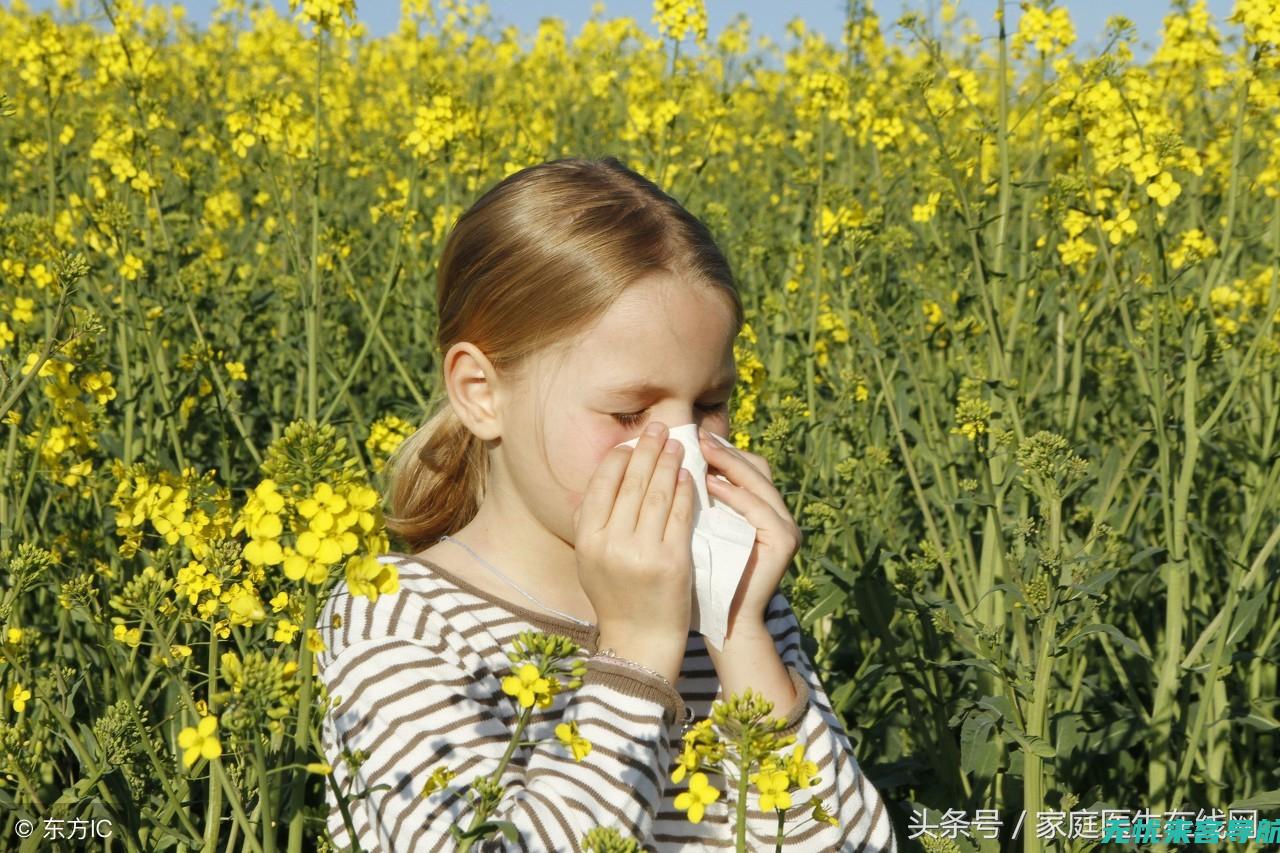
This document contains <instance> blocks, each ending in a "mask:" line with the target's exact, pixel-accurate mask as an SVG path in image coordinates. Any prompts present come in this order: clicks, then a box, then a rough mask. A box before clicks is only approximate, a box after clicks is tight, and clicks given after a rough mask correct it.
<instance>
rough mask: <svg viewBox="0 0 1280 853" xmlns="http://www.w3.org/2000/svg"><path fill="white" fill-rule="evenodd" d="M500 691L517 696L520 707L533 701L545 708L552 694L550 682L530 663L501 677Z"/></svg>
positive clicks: (524, 706)
mask: <svg viewBox="0 0 1280 853" xmlns="http://www.w3.org/2000/svg"><path fill="white" fill-rule="evenodd" d="M502 692H503V693H506V694H507V695H508V696H515V697H517V698H518V699H519V700H520V707H522V708H528V707H529V706H530V705H532V704H533V703H534V702H537V703H538V707H539V708H545V707H547V706H548V705H550V704H551V697H552V695H553V693H552V690H551V682H550V681H548V680H547V679H546V678H543V677H542V674H541V673H540V672H539V671H538V668H537V667H536V666H534V665H533V664H531V663H526V664H525V665H524V666H522V667H520V669H518V670H517V671H516V674H515V675H508V676H507V677H506V678H504V679H502Z"/></svg>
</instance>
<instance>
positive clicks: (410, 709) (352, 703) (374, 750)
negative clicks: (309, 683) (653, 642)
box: [321, 636, 684, 851]
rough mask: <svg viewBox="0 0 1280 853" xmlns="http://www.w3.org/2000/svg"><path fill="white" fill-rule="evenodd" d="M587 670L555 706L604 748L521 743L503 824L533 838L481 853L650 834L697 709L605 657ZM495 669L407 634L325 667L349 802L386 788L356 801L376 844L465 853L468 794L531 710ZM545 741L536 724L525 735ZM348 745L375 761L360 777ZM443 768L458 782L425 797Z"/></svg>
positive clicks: (331, 746) (334, 751)
mask: <svg viewBox="0 0 1280 853" xmlns="http://www.w3.org/2000/svg"><path fill="white" fill-rule="evenodd" d="M586 667H587V672H586V674H585V675H584V676H583V679H582V686H581V687H580V688H578V689H577V690H572V691H570V690H568V689H567V688H566V689H565V690H564V691H563V692H562V693H561V694H560V695H559V696H558V697H557V699H556V700H555V701H556V704H557V706H559V705H560V704H561V703H563V710H562V712H561V714H560V719H559V721H560V722H565V723H567V722H569V721H575V722H576V723H577V727H578V734H579V736H581V737H583V738H585V739H586V740H587V741H589V742H590V743H591V749H590V751H589V752H588V753H587V754H586V755H585V756H584V757H583V758H582V760H581V761H575V760H574V758H573V755H572V754H571V753H570V751H569V749H568V747H566V746H565V745H564V744H563V743H562V742H560V741H559V740H558V739H557V738H556V737H555V736H554V735H550V736H549V737H541V736H540V737H539V738H537V741H538V742H537V744H536V745H534V746H529V747H520V748H517V750H516V751H515V753H514V754H513V755H512V757H511V759H510V761H509V762H508V764H507V766H506V768H505V769H504V772H503V775H502V778H501V779H500V780H499V781H500V782H501V784H502V786H503V787H504V789H505V791H506V793H505V794H504V796H503V798H502V799H501V801H500V802H499V804H498V807H497V809H496V810H495V811H494V813H493V814H491V815H490V816H489V817H490V819H495V820H508V821H511V822H512V823H513V824H514V825H515V826H516V828H517V830H518V832H519V835H520V839H519V841H517V842H510V841H507V840H505V839H504V838H503V837H502V836H501V835H500V834H497V835H495V836H492V837H491V839H490V840H487V841H485V842H481V843H477V844H476V845H475V847H474V849H476V850H486V851H489V850H501V851H505V850H574V851H578V850H581V840H582V836H583V835H585V834H586V833H587V831H589V830H590V829H592V828H594V827H596V826H599V825H604V826H613V827H616V828H617V829H619V830H620V831H623V832H625V833H628V834H630V835H631V836H633V837H635V838H645V837H647V836H648V835H649V832H650V828H651V826H652V823H653V821H654V818H655V815H656V813H657V811H658V808H659V806H660V804H661V802H662V792H663V782H664V776H665V773H666V770H667V768H668V767H670V765H671V763H672V756H673V753H672V744H671V735H670V726H671V725H672V723H674V721H676V720H678V719H680V718H681V717H682V716H683V710H684V709H683V705H684V703H683V701H682V700H681V698H680V695H679V693H677V692H676V691H675V690H674V689H673V688H671V687H669V686H668V685H666V684H664V683H663V682H662V681H661V679H658V678H654V677H651V676H649V675H648V674H647V673H644V672H639V671H636V670H633V669H632V668H630V667H627V666H625V665H620V664H616V663H613V662H610V661H608V660H603V659H600V658H594V657H593V658H588V659H587V663H586ZM482 669H483V672H479V673H476V672H472V671H471V670H470V668H468V667H466V666H464V665H462V663H461V659H460V657H459V655H458V654H457V653H456V652H454V651H453V650H452V649H451V648H450V647H449V646H448V644H446V643H444V642H443V641H441V642H440V643H439V645H433V644H432V643H431V642H430V641H429V640H426V641H424V640H420V639H410V638H406V637H396V636H388V637H379V638H375V639H369V640H364V641H361V642H357V643H355V644H353V645H351V646H348V647H347V648H345V649H343V650H342V652H341V653H339V654H338V656H337V657H336V658H334V659H333V660H332V661H330V662H329V663H328V665H327V666H325V667H324V668H323V670H322V672H321V677H322V679H323V681H324V682H325V685H326V688H327V690H328V695H329V696H331V697H335V698H334V700H333V701H334V704H333V707H332V708H331V710H330V711H329V712H328V714H327V715H326V720H325V726H324V730H325V732H327V734H326V738H325V739H326V743H325V744H324V746H325V749H326V750H327V751H330V752H331V756H330V764H331V765H332V766H333V767H334V774H335V780H336V781H338V782H340V787H345V788H346V789H347V790H348V791H349V793H348V794H347V796H348V797H352V796H355V797H358V795H359V794H360V793H361V792H363V791H366V790H370V791H372V793H370V794H369V796H367V797H365V798H360V799H355V800H354V802H352V804H351V806H350V809H351V817H352V823H353V825H354V829H355V831H356V834H357V836H358V837H359V838H360V840H361V844H362V846H364V847H365V848H366V849H375V850H382V851H408V850H415V851H416V850H453V849H455V848H456V846H457V845H456V843H455V842H454V840H453V838H452V836H451V835H450V834H449V827H450V826H454V825H457V826H458V827H459V828H461V829H465V828H467V827H468V826H470V825H471V821H472V817H473V815H474V806H473V804H472V802H471V798H470V797H469V796H468V794H467V793H466V792H465V791H464V788H465V787H466V786H468V785H469V784H470V783H472V782H474V781H476V780H477V779H480V778H482V777H487V776H490V775H491V774H492V773H493V772H494V771H495V770H496V769H497V767H498V764H499V763H500V761H501V758H502V756H503V755H504V754H505V753H506V750H507V747H508V746H509V744H510V743H511V739H512V734H513V732H514V726H515V718H516V716H517V715H518V712H519V704H518V702H517V701H516V699H515V698H514V697H512V696H509V695H507V694H505V693H503V692H502V690H501V679H502V678H503V677H504V676H506V675H508V674H510V673H508V672H491V671H489V670H488V668H487V667H482ZM566 700H567V701H566ZM540 711H541V713H539V712H540ZM552 711H553V709H552V708H548V709H539V708H538V707H537V705H535V706H534V712H535V713H534V719H535V720H537V719H538V718H539V717H540V716H545V717H549V718H554V717H555V715H554V714H553V713H552ZM550 731H551V729H550V727H547V728H546V733H547V734H550ZM534 739H535V738H532V737H531V732H530V728H526V729H525V731H524V733H523V735H522V736H521V740H522V741H528V740H534ZM343 750H350V751H352V752H354V751H356V750H364V751H365V753H366V754H367V757H366V759H365V760H364V762H363V763H362V764H361V765H360V766H359V768H358V769H357V770H356V771H355V773H354V775H353V776H350V777H348V774H347V773H346V772H345V769H344V772H343V773H342V775H341V777H340V778H339V775H338V771H339V764H340V753H341V752H342V751H343ZM343 767H344V768H345V765H343ZM443 767H447V768H448V769H449V770H452V771H453V772H454V773H455V774H456V775H455V776H454V778H452V779H450V780H449V781H448V782H447V783H446V785H445V787H444V788H443V789H442V790H438V791H436V792H434V793H432V794H431V795H430V796H427V797H423V796H421V793H422V790H423V787H424V785H425V784H426V783H427V780H428V778H429V777H430V776H431V773H432V771H433V770H435V769H437V768H443Z"/></svg>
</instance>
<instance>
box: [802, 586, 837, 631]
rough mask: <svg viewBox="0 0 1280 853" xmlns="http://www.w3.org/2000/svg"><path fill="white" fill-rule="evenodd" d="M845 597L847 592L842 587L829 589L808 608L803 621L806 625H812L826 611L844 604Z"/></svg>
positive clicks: (830, 611) (825, 613)
mask: <svg viewBox="0 0 1280 853" xmlns="http://www.w3.org/2000/svg"><path fill="white" fill-rule="evenodd" d="M846 597H847V593H846V592H845V591H844V590H842V589H833V590H831V591H830V592H828V593H827V594H826V595H824V596H823V597H822V598H821V599H820V600H819V601H818V603H817V604H815V605H813V607H812V608H810V610H809V612H808V613H807V614H806V615H805V617H804V623H805V624H806V625H812V624H813V623H814V622H817V621H818V620H819V619H821V618H822V617H823V616H826V615H827V614H828V613H832V612H834V611H835V609H836V608H837V607H839V606H840V605H841V604H844V601H845V598H846Z"/></svg>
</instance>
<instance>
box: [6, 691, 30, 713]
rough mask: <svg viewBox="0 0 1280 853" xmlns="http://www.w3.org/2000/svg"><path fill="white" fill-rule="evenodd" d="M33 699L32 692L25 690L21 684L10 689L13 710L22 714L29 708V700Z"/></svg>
mask: <svg viewBox="0 0 1280 853" xmlns="http://www.w3.org/2000/svg"><path fill="white" fill-rule="evenodd" d="M30 698H31V691H30V690H27V689H26V688H24V687H23V686H22V685H21V684H14V685H13V686H12V687H10V688H9V701H10V702H12V703H13V710H15V711H17V712H18V713H22V712H23V710H25V709H26V707H27V700H28V699H30Z"/></svg>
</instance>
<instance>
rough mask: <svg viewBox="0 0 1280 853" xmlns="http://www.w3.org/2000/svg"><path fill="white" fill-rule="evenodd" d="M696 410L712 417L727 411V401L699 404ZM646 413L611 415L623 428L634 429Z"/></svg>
mask: <svg viewBox="0 0 1280 853" xmlns="http://www.w3.org/2000/svg"><path fill="white" fill-rule="evenodd" d="M696 408H698V409H699V410H701V411H703V412H706V413H707V414H708V415H714V414H717V413H719V412H723V411H728V408H729V401H728V400H725V401H724V402H722V403H715V404H713V405H710V406H704V405H701V404H699V405H698V406H697V407H696ZM648 411H649V410H648V409H641V410H640V411H638V412H623V413H618V414H614V415H613V419H614V420H615V421H617V422H618V423H620V424H622V425H623V426H625V427H635V426H639V425H640V424H641V422H643V421H644V416H645V413H646V412H648Z"/></svg>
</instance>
